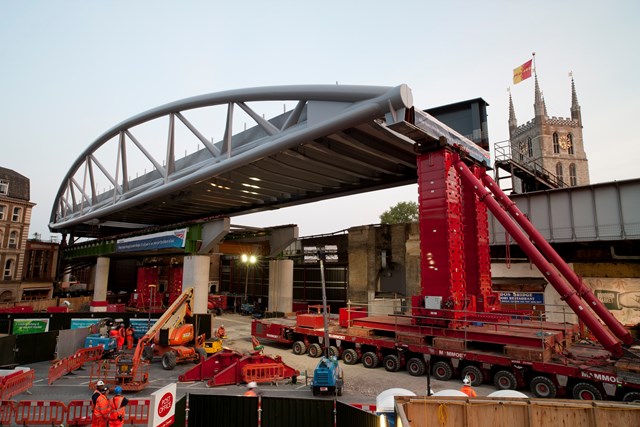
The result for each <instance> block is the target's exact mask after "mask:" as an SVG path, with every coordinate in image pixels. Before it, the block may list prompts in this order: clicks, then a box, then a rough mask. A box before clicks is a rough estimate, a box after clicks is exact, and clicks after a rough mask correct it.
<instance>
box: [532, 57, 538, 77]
mask: <svg viewBox="0 0 640 427" xmlns="http://www.w3.org/2000/svg"><path fill="white" fill-rule="evenodd" d="M531 56H533V75H534V76H536V77H538V70H537V69H536V53H535V52H532V53H531Z"/></svg>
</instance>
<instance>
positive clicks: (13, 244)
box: [9, 231, 18, 249]
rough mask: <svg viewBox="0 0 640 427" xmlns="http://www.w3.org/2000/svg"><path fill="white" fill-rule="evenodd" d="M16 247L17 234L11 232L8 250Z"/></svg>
mask: <svg viewBox="0 0 640 427" xmlns="http://www.w3.org/2000/svg"><path fill="white" fill-rule="evenodd" d="M17 247H18V232H17V231H12V232H11V233H9V248H11V249H16V248H17Z"/></svg>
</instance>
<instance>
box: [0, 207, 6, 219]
mask: <svg viewBox="0 0 640 427" xmlns="http://www.w3.org/2000/svg"><path fill="white" fill-rule="evenodd" d="M6 211H7V207H6V206H5V205H0V221H4V219H5V215H6V214H5V212H6Z"/></svg>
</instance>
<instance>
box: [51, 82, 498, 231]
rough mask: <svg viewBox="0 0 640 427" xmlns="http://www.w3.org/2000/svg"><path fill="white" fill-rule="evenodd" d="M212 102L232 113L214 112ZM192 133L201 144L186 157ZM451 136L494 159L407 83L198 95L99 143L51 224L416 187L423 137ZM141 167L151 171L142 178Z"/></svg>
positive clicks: (57, 227)
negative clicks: (419, 105) (425, 105)
mask: <svg viewBox="0 0 640 427" xmlns="http://www.w3.org/2000/svg"><path fill="white" fill-rule="evenodd" d="M274 102H277V103H281V102H292V105H293V108H290V109H288V110H287V109H286V104H285V108H284V112H281V113H276V114H273V115H272V116H271V118H269V119H267V118H265V116H264V114H261V111H262V110H261V108H263V107H261V104H263V103H264V104H267V107H264V108H268V105H269V103H271V107H273V103H274ZM279 105H282V104H279ZM216 108H217V110H215V109H216ZM209 109H214V110H215V112H218V113H221V114H219V117H216V118H215V119H214V118H213V116H214V115H213V114H210V113H209ZM190 115H193V117H190ZM240 116H242V117H241V118H239V117H240ZM243 119H244V120H245V121H244V126H242V125H241V124H240V123H241V121H242V120H243ZM198 120H199V121H198ZM247 122H249V123H250V125H249V126H247ZM215 124H217V127H216V126H215ZM165 138H166V139H165ZM159 141H161V142H159ZM184 141H189V144H193V143H194V142H195V145H196V147H197V148H196V150H195V151H194V152H192V153H190V154H187V152H186V150H185V155H184V156H182V157H178V153H179V150H180V148H179V147H180V146H181V143H182V145H184ZM214 141H216V142H214ZM443 141H446V143H448V144H451V145H456V146H461V147H464V149H465V151H467V152H468V154H469V155H470V156H471V157H474V158H475V159H476V160H477V161H480V162H485V163H487V164H488V162H489V156H488V153H487V152H486V151H484V150H482V149H481V148H479V147H478V146H477V145H475V144H474V143H472V142H471V141H469V140H468V139H466V138H465V137H463V136H461V135H459V134H458V133H456V132H455V131H453V130H451V129H450V128H448V127H446V126H445V125H443V124H442V123H440V122H438V121H437V120H435V119H434V118H432V117H431V116H429V115H428V114H426V113H423V112H422V111H419V110H415V109H414V108H413V99H412V95H411V90H410V89H409V87H408V86H407V85H404V84H403V85H399V86H396V87H378V86H341V85H335V86H334V85H304V86H278V87H264V88H249V89H240V90H232V91H226V92H220V93H213V94H207V95H201V96H196V97H192V98H187V99H184V100H180V101H176V102H172V103H169V104H166V105H163V106H160V107H157V108H154V109H151V110H149V111H146V112H144V113H141V114H138V115H136V116H134V117H131V118H130V119H128V120H125V121H123V122H121V123H120V124H118V125H116V126H114V127H112V128H111V129H109V130H108V131H106V132H105V133H104V134H102V135H101V136H100V137H99V138H97V139H96V140H95V141H94V142H92V143H91V144H90V145H89V147H88V148H87V149H86V150H84V152H83V153H82V154H81V155H80V156H79V157H78V159H76V161H75V162H74V163H73V164H72V165H71V168H70V169H69V171H68V172H67V174H66V175H65V177H64V179H63V181H62V184H61V185H60V188H59V190H58V192H57V195H56V197H55V201H54V205H53V208H52V211H51V216H50V223H49V228H50V229H51V231H53V232H60V233H63V234H65V235H66V234H70V235H71V236H73V237H105V236H110V235H115V234H118V233H123V232H131V231H134V230H136V229H143V228H148V227H157V226H168V225H172V224H177V223H183V222H188V221H197V220H202V219H207V218H216V217H228V216H234V215H239V214H246V213H251V212H258V211H262V210H268V209H277V208H280V207H286V206H292V205H296V204H301V203H307V202H311V201H316V200H321V199H326V198H331V197H338V196H343V195H349V194H355V193H360V192H365V191H371V190H378V189H383V188H390V187H394V186H400V185H405V184H409V183H414V182H416V161H415V153H414V148H415V147H414V145H415V144H424V143H430V144H440V143H442V142H443ZM141 164H146V165H149V169H148V170H147V169H146V168H145V170H144V172H143V173H141V174H140V173H139V172H138V173H137V175H136V176H135V177H132V173H133V170H134V169H135V168H140V165H141ZM102 186H105V189H104V190H103V191H100V187H102ZM107 187H108V188H107Z"/></svg>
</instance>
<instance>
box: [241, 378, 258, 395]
mask: <svg viewBox="0 0 640 427" xmlns="http://www.w3.org/2000/svg"><path fill="white" fill-rule="evenodd" d="M256 388H258V384H256V383H255V381H251V382H250V383H249V384H247V391H245V392H244V395H243V396H247V397H257V396H258V393H256Z"/></svg>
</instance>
